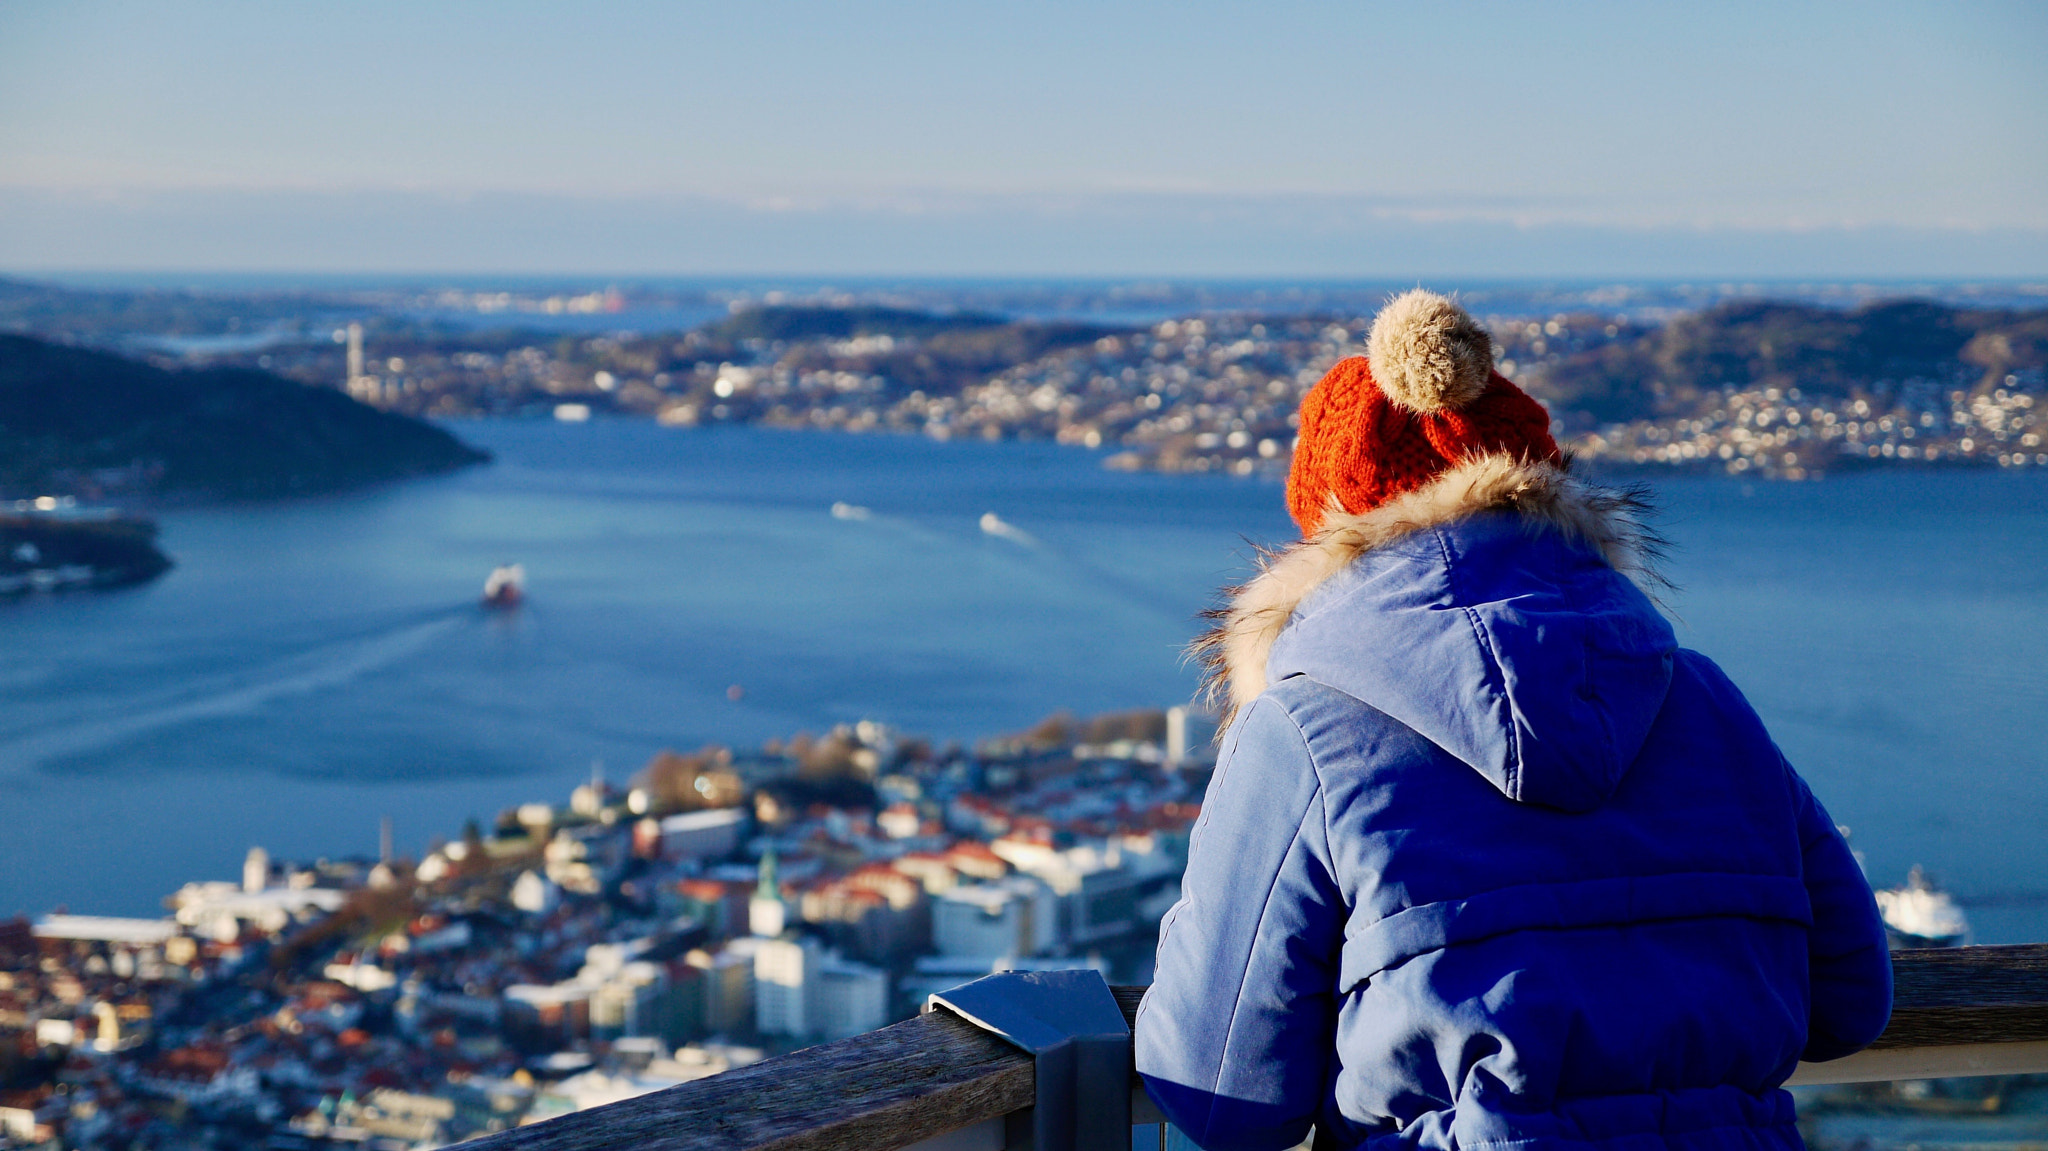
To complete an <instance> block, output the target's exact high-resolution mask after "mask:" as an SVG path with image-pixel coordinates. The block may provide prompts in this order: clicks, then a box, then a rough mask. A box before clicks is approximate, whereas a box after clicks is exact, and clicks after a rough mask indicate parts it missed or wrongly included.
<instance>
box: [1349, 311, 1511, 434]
mask: <svg viewBox="0 0 2048 1151" xmlns="http://www.w3.org/2000/svg"><path fill="white" fill-rule="evenodd" d="M1365 349H1366V361H1367V362H1368V363H1370V364H1371V365H1372V378H1373V382H1374V383H1376V384H1378V385H1379V386H1380V391H1381V392H1383V393H1385V394H1386V397H1387V399H1388V400H1389V401H1390V402H1392V403H1393V404H1394V406H1396V407H1400V408H1406V409H1407V410H1409V411H1411V412H1415V413H1417V414H1419V415H1428V414H1429V413H1431V412H1434V411H1439V410H1441V409H1443V408H1462V407H1464V406H1465V405H1466V404H1469V403H1471V402H1472V401H1473V400H1476V399H1478V398H1479V393H1481V392H1483V391H1485V390H1486V383H1487V381H1488V379H1490V378H1491V377H1492V374H1493V339H1492V337H1490V336H1488V335H1487V334H1486V329H1485V328H1482V327H1480V326H1479V321H1477V320H1475V319H1473V318H1472V317H1471V316H1470V315H1468V314H1467V313H1466V311H1465V309H1463V308H1461V307H1459V306H1458V305H1456V304H1454V303H1452V302H1451V301H1450V300H1448V299H1446V298H1445V297H1443V296H1439V295H1437V294H1436V293H1435V292H1431V291H1426V290H1424V289H1422V288H1412V289H1410V290H1408V291H1406V292H1403V293H1401V294H1400V295H1398V296H1395V297H1394V298H1393V299H1392V300H1391V301H1389V302H1388V303H1387V306H1386V307H1384V308H1381V309H1380V314H1379V315H1377V316H1374V317H1373V321H1372V332H1371V334H1369V335H1368V336H1366V339H1365Z"/></svg>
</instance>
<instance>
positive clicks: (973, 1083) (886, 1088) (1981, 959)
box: [463, 944, 2048, 1151]
mask: <svg viewBox="0 0 2048 1151" xmlns="http://www.w3.org/2000/svg"><path fill="white" fill-rule="evenodd" d="M1892 971H1893V976H1894V995H1893V1001H1892V1019H1891V1024H1890V1025H1889V1026H1888V1027H1886V1029H1885V1033H1884V1035H1883V1036H1882V1037H1881V1038H1880V1039H1878V1041H1877V1042H1876V1043H1874V1044H1872V1045H1871V1048H1870V1049H1869V1050H1868V1051H1864V1052H1861V1053H1859V1054H1857V1055H1852V1056H1850V1057H1849V1058H1847V1059H1838V1060H1835V1061H1833V1062H1830V1063H1821V1064H1801V1065H1800V1068H1799V1072H1798V1073H1797V1074H1796V1075H1794V1077H1793V1082H1794V1083H1855V1082H1877V1081H1882V1080H1889V1079H1933V1078H1943V1077H1950V1076H1965V1075H1992V1074H2021V1073H2048V944H2025V945H2019V946H2009V947H1962V948H1953V949H1945V950H1929V951H1901V952H1896V953H1894V954H1893V956H1892ZM1144 991H1145V989H1144V988H1142V987H1119V988H1116V989H1115V992H1116V998H1117V1002H1118V1004H1119V1006H1121V1007H1122V1008H1123V1010H1124V1016H1125V1018H1126V1019H1130V1018H1132V1017H1133V1016H1134V1015H1135V1014H1136V1012H1137V1009H1138V1000H1139V998H1140V997H1141V996H1142V995H1143V994H1144ZM1035 1086H1036V1079H1035V1076H1034V1074H1033V1064H1032V1059H1031V1057H1030V1056H1029V1055H1026V1054H1024V1053H1023V1052H1022V1051H1020V1050H1018V1049H1017V1048H1015V1047H1012V1046H1010V1045H1009V1044H1007V1043H1005V1042H1004V1041H1002V1040H1001V1039H998V1038H996V1037H994V1036H993V1035H990V1034H988V1033H987V1032H984V1031H982V1030H980V1029H978V1028H976V1027H974V1026H973V1025H971V1024H969V1023H967V1022H965V1021H963V1020H961V1019H960V1018H958V1017H957V1016H954V1015H951V1014H948V1013H945V1012H933V1013H931V1014H927V1015H920V1016H918V1017H917V1018H915V1019H911V1020H907V1021H905V1022H903V1023H898V1024H896V1025H895V1026H893V1027H884V1028H882V1029H881V1030H880V1031H873V1032H869V1033H868V1034H866V1035H858V1036H855V1037H854V1038H852V1039H842V1040H840V1041H838V1042H836V1043H826V1044H822V1045H820V1046H817V1047H810V1048H806V1049H804V1050H802V1051H797V1052H793V1053H791V1054H789V1055H784V1056H780V1057H778V1058H775V1059H769V1060H765V1061H763V1062H760V1063H756V1064H753V1065H752V1066H749V1067H742V1068H738V1069H736V1070H733V1071H727V1072H725V1073H724V1074H721V1075H715V1076H712V1077H711V1078H709V1079H700V1080H698V1081H696V1082H694V1083H685V1084H682V1085H680V1086H677V1087H671V1088H668V1089H667V1090H665V1091H657V1092H655V1093H653V1094H651V1095H642V1096H640V1097H639V1098H636V1099H628V1100H625V1101H624V1102H620V1103H613V1104H611V1105H609V1106H606V1107H596V1108H592V1109H591V1110H589V1111H579V1112H577V1113H575V1114H572V1115H564V1116H562V1117H560V1118H557V1119H550V1120H548V1121H547V1122H545V1123H537V1124H534V1125H533V1126H530V1127H520V1128H515V1129H513V1130H511V1131H505V1132H501V1133H499V1134H496V1135H489V1136H485V1137H484V1138H482V1139H478V1140H475V1141H473V1142H470V1143H466V1144H463V1147H464V1149H465V1151H600V1149H603V1151H623V1149H626V1148H632V1149H635V1151H855V1149H858V1151H888V1149H890V1148H900V1147H911V1146H913V1145H916V1144H919V1143H926V1144H927V1145H928V1148H929V1151H983V1149H986V1151H999V1149H1000V1148H1002V1147H1004V1146H1005V1143H1004V1142H1003V1131H1004V1127H1003V1117H1004V1116H1006V1115H1009V1114H1011V1113H1013V1112H1017V1111H1020V1110H1022V1109H1023V1108H1026V1107H1029V1106H1031V1104H1032V1100H1033V1097H1034V1096H1033V1092H1034V1089H1035ZM1133 1087H1134V1090H1135V1084H1134V1085H1133ZM1142 1100H1143V1092H1142V1091H1138V1092H1137V1093H1136V1099H1135V1100H1134V1107H1133V1111H1132V1118H1133V1120H1134V1121H1154V1122H1156V1121H1157V1120H1156V1114H1148V1112H1150V1110H1151V1109H1150V1107H1149V1105H1147V1104H1145V1103H1144V1102H1143V1101H1142Z"/></svg>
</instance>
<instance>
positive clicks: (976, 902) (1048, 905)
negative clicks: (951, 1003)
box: [932, 875, 1060, 959]
mask: <svg viewBox="0 0 2048 1151" xmlns="http://www.w3.org/2000/svg"><path fill="white" fill-rule="evenodd" d="M932 942H933V943H934V944H935V945H936V946H937V947H938V949H939V953H940V954H942V955H956V956H972V957H977V958H986V959H997V958H1001V957H1003V956H1015V955H1036V954H1038V953H1039V952H1041V951H1045V950H1049V949H1051V948H1053V947H1057V946H1058V945H1059V943H1060V935H1059V915H1058V904H1057V903H1056V902H1055V900H1054V897H1053V893H1052V892H1051V891H1050V890H1048V889H1047V888H1046V886H1045V884H1043V883H1040V882H1039V881H1038V880H1036V879H1034V878H1032V877H1030V876H1024V875H1013V876H1011V877H1009V878H1008V879H998V880H995V881H994V882H990V883H975V884H967V885H963V886H959V887H955V888H953V889H952V890H950V891H948V892H946V893H945V894H943V895H941V896H939V898H938V899H937V900H935V901H934V902H933V904H932Z"/></svg>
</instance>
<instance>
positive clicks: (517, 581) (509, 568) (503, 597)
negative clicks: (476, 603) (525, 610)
mask: <svg viewBox="0 0 2048 1151" xmlns="http://www.w3.org/2000/svg"><path fill="white" fill-rule="evenodd" d="M525 598H526V569H525V568H523V567H521V566H520V565H518V564H505V565H503V566H501V567H497V568H494V569H492V571H491V575H490V578H489V579H486V580H485V581H484V606H485V607H489V608H514V607H518V606H519V601H521V600H523V599H525Z"/></svg>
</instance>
